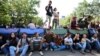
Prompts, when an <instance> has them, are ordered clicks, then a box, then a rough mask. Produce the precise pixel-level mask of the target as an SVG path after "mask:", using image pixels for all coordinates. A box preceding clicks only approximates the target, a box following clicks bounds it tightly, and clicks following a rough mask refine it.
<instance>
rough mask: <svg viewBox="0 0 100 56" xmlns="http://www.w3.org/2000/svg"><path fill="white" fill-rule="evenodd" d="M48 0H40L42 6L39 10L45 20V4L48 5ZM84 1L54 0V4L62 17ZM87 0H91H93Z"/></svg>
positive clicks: (89, 0)
mask: <svg viewBox="0 0 100 56" xmlns="http://www.w3.org/2000/svg"><path fill="white" fill-rule="evenodd" d="M48 1H49V0H40V7H39V9H38V10H39V16H40V17H42V18H43V21H44V20H45V19H46V12H45V6H46V5H48ZM82 1H83V0H52V6H53V8H55V7H56V8H57V10H58V11H59V12H60V18H61V17H62V16H68V15H70V14H71V13H72V12H73V11H74V10H75V8H77V7H78V5H79V3H80V2H82ZM87 1H88V2H91V1H92V0H87Z"/></svg>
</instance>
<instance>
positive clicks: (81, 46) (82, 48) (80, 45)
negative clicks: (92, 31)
mask: <svg viewBox="0 0 100 56" xmlns="http://www.w3.org/2000/svg"><path fill="white" fill-rule="evenodd" d="M76 45H77V47H78V48H80V49H81V51H84V50H85V49H86V42H84V43H77V44H76Z"/></svg>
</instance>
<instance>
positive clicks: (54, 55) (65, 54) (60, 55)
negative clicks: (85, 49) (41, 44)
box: [33, 51, 100, 56]
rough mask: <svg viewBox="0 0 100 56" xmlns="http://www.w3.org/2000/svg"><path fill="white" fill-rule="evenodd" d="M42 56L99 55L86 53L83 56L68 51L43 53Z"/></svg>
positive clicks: (79, 55) (37, 54)
mask: <svg viewBox="0 0 100 56" xmlns="http://www.w3.org/2000/svg"><path fill="white" fill-rule="evenodd" d="M33 56H40V54H39V52H34V53H33ZM44 56H100V54H98V53H96V52H94V53H93V54H90V53H86V54H85V55H83V54H82V53H80V52H79V51H75V53H71V52H70V51H44Z"/></svg>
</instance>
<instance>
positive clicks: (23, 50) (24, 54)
mask: <svg viewBox="0 0 100 56" xmlns="http://www.w3.org/2000/svg"><path fill="white" fill-rule="evenodd" d="M27 50H28V45H24V46H21V47H20V48H19V51H20V52H21V54H20V56H26V52H27Z"/></svg>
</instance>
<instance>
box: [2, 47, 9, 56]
mask: <svg viewBox="0 0 100 56" xmlns="http://www.w3.org/2000/svg"><path fill="white" fill-rule="evenodd" d="M1 51H2V52H3V53H4V54H5V55H8V54H9V46H5V47H4V48H2V49H1Z"/></svg>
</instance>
